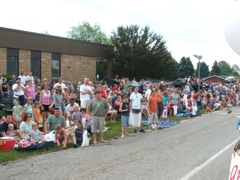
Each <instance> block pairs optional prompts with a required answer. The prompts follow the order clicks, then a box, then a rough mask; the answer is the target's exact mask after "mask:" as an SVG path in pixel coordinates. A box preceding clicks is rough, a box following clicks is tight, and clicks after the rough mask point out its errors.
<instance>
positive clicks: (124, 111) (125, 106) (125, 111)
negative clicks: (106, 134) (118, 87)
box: [119, 95, 130, 137]
mask: <svg viewBox="0 0 240 180" xmlns="http://www.w3.org/2000/svg"><path fill="white" fill-rule="evenodd" d="M129 108H130V106H129V101H128V95H124V97H123V102H122V103H121V105H120V108H119V111H120V112H121V120H122V137H124V135H127V136H128V135H129V134H128V126H129V124H128V122H129Z"/></svg>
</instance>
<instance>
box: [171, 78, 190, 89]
mask: <svg viewBox="0 0 240 180" xmlns="http://www.w3.org/2000/svg"><path fill="white" fill-rule="evenodd" d="M172 84H173V85H174V87H175V88H181V87H183V86H185V85H186V84H187V79H184V78H178V79H176V80H175V81H173V83H172Z"/></svg>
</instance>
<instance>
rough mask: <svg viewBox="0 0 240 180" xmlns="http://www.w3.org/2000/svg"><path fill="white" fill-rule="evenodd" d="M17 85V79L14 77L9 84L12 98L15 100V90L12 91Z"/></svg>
mask: <svg viewBox="0 0 240 180" xmlns="http://www.w3.org/2000/svg"><path fill="white" fill-rule="evenodd" d="M14 84H16V77H15V75H12V79H11V80H9V82H8V89H9V90H10V97H11V98H14V90H13V89H12V87H13V85H14Z"/></svg>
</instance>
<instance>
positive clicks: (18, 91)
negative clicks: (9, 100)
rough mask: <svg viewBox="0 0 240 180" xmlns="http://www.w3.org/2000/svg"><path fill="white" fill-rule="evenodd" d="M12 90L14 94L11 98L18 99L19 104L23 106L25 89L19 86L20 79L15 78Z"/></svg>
mask: <svg viewBox="0 0 240 180" xmlns="http://www.w3.org/2000/svg"><path fill="white" fill-rule="evenodd" d="M12 90H13V92H14V95H13V97H14V98H18V100H19V102H20V103H19V104H20V105H21V106H23V105H24V104H25V103H24V92H25V91H26V87H25V86H24V85H22V84H21V78H19V77H18V78H16V83H15V84H14V85H13V86H12Z"/></svg>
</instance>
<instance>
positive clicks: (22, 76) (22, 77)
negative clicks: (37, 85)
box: [18, 72, 27, 85]
mask: <svg viewBox="0 0 240 180" xmlns="http://www.w3.org/2000/svg"><path fill="white" fill-rule="evenodd" d="M18 77H19V78H21V81H20V83H21V84H22V85H25V84H26V80H27V77H26V76H24V74H23V72H21V73H20V75H19V76H18Z"/></svg>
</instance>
